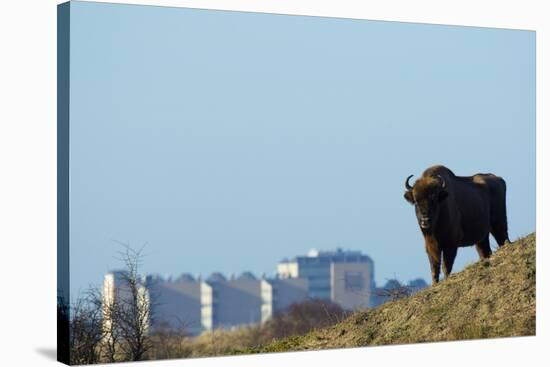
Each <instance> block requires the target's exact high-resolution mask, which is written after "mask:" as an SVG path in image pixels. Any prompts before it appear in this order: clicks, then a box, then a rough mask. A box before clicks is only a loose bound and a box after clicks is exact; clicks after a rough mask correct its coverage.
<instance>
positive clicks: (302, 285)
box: [261, 278, 308, 322]
mask: <svg viewBox="0 0 550 367" xmlns="http://www.w3.org/2000/svg"><path fill="white" fill-rule="evenodd" d="M307 291H308V283H307V280H306V279H302V278H292V279H263V280H262V291H261V292H262V318H261V321H262V322H265V321H267V320H269V319H270V318H271V317H272V316H273V314H274V313H277V312H283V311H284V310H286V309H287V308H288V307H289V306H290V305H291V304H293V303H299V302H303V301H305V300H306V299H307V297H308V294H307Z"/></svg>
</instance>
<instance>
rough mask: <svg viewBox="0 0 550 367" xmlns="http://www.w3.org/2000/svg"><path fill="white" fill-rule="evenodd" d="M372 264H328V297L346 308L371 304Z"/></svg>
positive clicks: (352, 308)
mask: <svg viewBox="0 0 550 367" xmlns="http://www.w3.org/2000/svg"><path fill="white" fill-rule="evenodd" d="M373 284H374V281H373V279H372V264H371V263H369V262H333V263H331V264H330V287H331V293H330V299H331V300H332V301H333V302H335V303H338V304H339V305H340V306H341V307H342V308H344V309H346V310H356V309H366V308H369V307H371V306H372V302H371V299H372V294H371V291H372V285H373Z"/></svg>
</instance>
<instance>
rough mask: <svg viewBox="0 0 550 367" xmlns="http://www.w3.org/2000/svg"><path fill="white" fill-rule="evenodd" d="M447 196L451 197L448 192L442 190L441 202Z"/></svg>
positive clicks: (440, 194)
mask: <svg viewBox="0 0 550 367" xmlns="http://www.w3.org/2000/svg"><path fill="white" fill-rule="evenodd" d="M447 196H449V193H448V192H447V190H441V191H440V192H439V201H443V200H445V199H446V198H447Z"/></svg>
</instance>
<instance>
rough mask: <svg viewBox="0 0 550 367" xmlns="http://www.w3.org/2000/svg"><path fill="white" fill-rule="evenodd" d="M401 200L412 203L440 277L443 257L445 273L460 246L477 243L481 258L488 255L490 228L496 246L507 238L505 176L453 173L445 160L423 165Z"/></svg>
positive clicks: (436, 277)
mask: <svg viewBox="0 0 550 367" xmlns="http://www.w3.org/2000/svg"><path fill="white" fill-rule="evenodd" d="M411 177H412V175H411V176H409V177H408V178H407V179H406V181H405V188H406V191H405V195H404V197H405V200H407V201H408V202H409V203H411V204H413V205H414V207H415V211H416V217H417V220H418V224H419V226H420V230H421V231H422V235H423V236H424V242H425V247H426V253H427V254H428V259H429V261H430V266H431V270H432V282H433V283H437V282H438V281H439V273H440V268H441V260H442V258H443V273H444V274H445V277H448V276H449V274H450V273H451V271H452V268H453V263H454V261H455V258H456V254H457V251H458V248H459V247H465V246H472V245H475V246H476V249H477V252H478V254H479V257H480V259H484V258H487V257H489V256H491V247H490V245H489V234H492V235H493V237H494V238H495V240H496V241H497V243H498V245H499V246H502V245H504V244H505V243H506V242H508V223H507V218H506V182H505V181H504V180H503V179H502V178H501V177H498V176H495V175H493V174H491V173H487V174H483V173H478V174H476V175H473V176H456V175H455V174H454V173H453V172H452V171H451V170H450V169H448V168H446V167H444V166H433V167H430V168H428V169H426V170H425V171H424V172H423V173H422V176H421V177H420V178H419V179H418V180H416V182H415V183H414V185H412V186H411V185H410V183H409V180H410V179H411Z"/></svg>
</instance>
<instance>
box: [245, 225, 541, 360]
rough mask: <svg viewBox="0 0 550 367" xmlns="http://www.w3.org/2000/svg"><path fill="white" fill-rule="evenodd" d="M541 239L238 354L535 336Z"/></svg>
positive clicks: (518, 244) (526, 239)
mask: <svg viewBox="0 0 550 367" xmlns="http://www.w3.org/2000/svg"><path fill="white" fill-rule="evenodd" d="M535 242H536V237H535V234H531V235H529V236H527V237H524V238H522V239H519V240H517V241H516V242H514V243H512V244H511V245H507V246H505V247H503V248H500V249H498V250H497V251H496V252H495V253H494V254H493V256H492V257H491V258H490V259H489V260H486V261H479V262H476V263H474V264H472V265H470V266H468V267H467V268H466V269H464V270H463V271H462V272H459V273H455V274H452V275H451V277H449V279H447V280H444V281H442V282H440V283H439V284H437V285H436V286H433V287H429V288H427V289H424V290H422V291H420V292H418V293H416V294H415V295H414V296H411V297H408V298H404V299H401V300H398V301H394V302H390V303H386V304H384V305H382V306H380V307H378V308H375V309H372V310H368V311H363V312H357V313H355V314H353V315H351V316H350V317H349V318H347V319H346V320H344V321H343V322H341V323H339V324H336V325H334V326H332V327H329V328H325V329H321V330H316V331H313V332H311V333H309V334H307V335H304V336H297V337H292V338H287V339H282V340H277V341H274V342H272V343H270V344H267V345H265V346H261V347H258V348H248V349H246V350H240V351H237V353H263V352H279V351H291V350H308V349H311V350H314V349H327V348H345V347H356V346H367V345H384V344H403V343H417V342H434V341H445V340H461V339H475V338H492V337H504V336H521V335H534V334H535Z"/></svg>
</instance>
